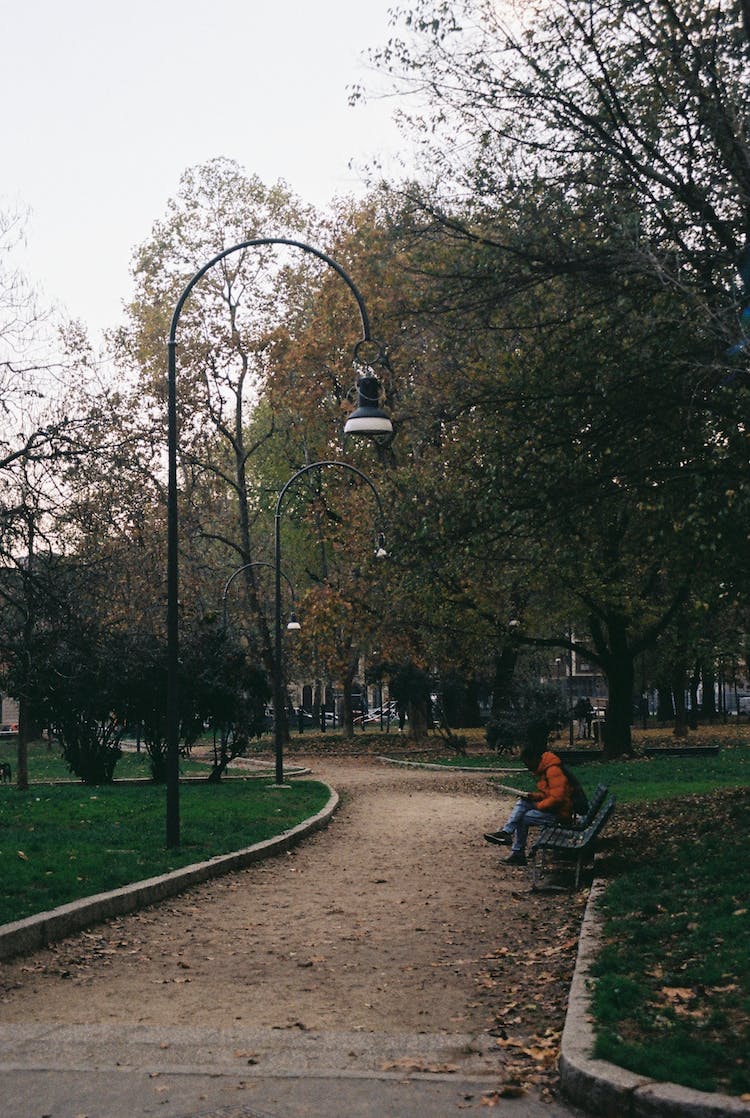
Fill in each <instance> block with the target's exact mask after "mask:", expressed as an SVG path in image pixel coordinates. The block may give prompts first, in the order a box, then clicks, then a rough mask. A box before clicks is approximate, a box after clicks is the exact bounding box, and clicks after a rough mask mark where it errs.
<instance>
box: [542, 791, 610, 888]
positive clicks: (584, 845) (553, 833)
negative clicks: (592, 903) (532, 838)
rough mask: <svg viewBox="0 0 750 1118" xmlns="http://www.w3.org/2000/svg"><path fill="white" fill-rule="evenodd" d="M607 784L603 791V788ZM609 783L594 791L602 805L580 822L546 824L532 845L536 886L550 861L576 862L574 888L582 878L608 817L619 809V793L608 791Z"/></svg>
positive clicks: (590, 811) (593, 799)
mask: <svg viewBox="0 0 750 1118" xmlns="http://www.w3.org/2000/svg"><path fill="white" fill-rule="evenodd" d="M602 788H603V792H602V791H601V789H602ZM607 792H608V790H607V789H606V787H604V786H602V785H600V786H599V788H597V790H596V792H595V793H594V797H593V798H592V804H594V802H595V800H598V806H596V808H595V810H594V811H593V812H592V809H591V806H590V807H589V810H588V812H587V813H586V816H585V818H584V819H583V820H582V821H581V822H580V823H578V824H575V823H574V824H566V823H550V824H549V825H548V826H546V827H543V828H542V829H541V831H540V833H539V838H538V839H537V840H536V842H535V843H534V845H533V846H532V848H531V851H530V854H531V856H532V858H533V863H534V868H533V875H532V881H531V887H532V889H536V888H537V886H538V883H539V880H540V879H541V877H542V876H543V875H544V873H545V872H546V870H547V866H548V863H549V861H556V862H563V863H565V864H570V862H573V863H574V864H575V881H574V886H573V888H574V889H577V888H578V886H579V884H580V881H581V870H582V869H583V866H584V863H585V862H586V861H588V860H589V859H590V858H591V856H592V854H593V852H594V848H595V846H596V841H597V839H598V838H599V835H600V834H601V832H602V830H603V828H604V826H605V824H606V822H607V820H608V819H609V817H610V815H611V814H612V812H613V811H614V809H615V797H614V796H610V795H608V794H607Z"/></svg>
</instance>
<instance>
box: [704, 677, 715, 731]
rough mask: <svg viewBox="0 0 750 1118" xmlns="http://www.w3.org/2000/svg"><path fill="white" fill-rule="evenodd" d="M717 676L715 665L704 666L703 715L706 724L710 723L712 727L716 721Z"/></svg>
mask: <svg viewBox="0 0 750 1118" xmlns="http://www.w3.org/2000/svg"><path fill="white" fill-rule="evenodd" d="M715 686H716V675H715V673H714V666H713V664H704V665H703V703H702V704H701V714H702V715H703V720H704V722H710V723H711V724H712V725H713V723H714V722H715V721H716V714H717V711H716V692H715Z"/></svg>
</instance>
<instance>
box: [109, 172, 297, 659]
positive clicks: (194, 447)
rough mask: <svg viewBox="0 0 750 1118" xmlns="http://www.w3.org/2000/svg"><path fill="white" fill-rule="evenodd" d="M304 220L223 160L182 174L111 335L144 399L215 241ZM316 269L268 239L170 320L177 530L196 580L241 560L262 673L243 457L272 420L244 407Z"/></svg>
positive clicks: (233, 261)
mask: <svg viewBox="0 0 750 1118" xmlns="http://www.w3.org/2000/svg"><path fill="white" fill-rule="evenodd" d="M313 226H314V220H313V215H312V213H311V212H310V211H309V210H307V209H306V208H305V207H303V206H302V205H301V203H300V202H299V201H298V200H297V199H296V198H294V197H293V195H292V194H291V193H290V191H289V190H288V189H287V188H286V187H285V186H284V185H283V184H281V183H279V184H277V185H275V186H273V187H270V188H267V187H265V186H264V185H263V184H262V183H261V182H260V180H259V179H258V178H257V177H255V176H249V175H247V174H245V173H244V172H243V171H242V170H241V168H240V167H239V166H238V165H237V164H235V163H233V162H231V161H229V160H224V159H216V160H212V161H210V162H208V163H206V164H204V165H203V166H200V167H197V168H193V169H190V170H188V171H186V172H185V174H184V175H183V176H182V179H181V182H180V189H179V192H178V194H177V196H176V197H175V198H174V199H173V200H172V201H171V202H170V203H169V207H168V214H167V217H166V218H165V219H164V220H163V221H160V222H157V223H156V224H155V226H154V230H153V235H152V237H151V238H150V239H149V240H148V241H147V242H146V243H145V244H144V245H143V246H142V248H141V249H140V250H139V252H138V254H137V257H136V264H135V280H136V294H135V297H134V300H133V302H132V303H131V305H130V307H129V317H130V323H129V325H128V327H127V328H125V329H123V330H121V331H120V332H119V335H118V350H119V359H120V361H121V362H123V363H125V364H129V365H130V366H131V367H133V368H134V369H136V370H138V372H139V376H140V384H141V388H142V390H143V391H145V392H146V393H147V395H148V396H149V397H150V398H151V399H152V400H154V401H155V402H156V403H158V404H159V405H160V406H161V405H162V404H163V394H164V379H163V372H164V365H165V351H164V337H165V336H166V334H167V333H168V324H169V321H170V317H171V314H172V312H173V310H174V307H175V305H176V303H177V299H178V298H179V296H180V294H181V293H182V291H183V290H184V288H185V286H186V284H187V282H188V281H189V280H190V279H191V278H192V277H193V275H194V274H195V272H196V271H197V270H198V268H199V267H200V266H201V265H203V264H204V263H207V262H208V260H210V259H211V258H212V257H213V256H215V255H216V254H217V253H218V252H219V251H220V250H221V249H222V247H230V246H232V245H234V244H239V243H241V242H243V241H245V240H248V239H251V238H253V237H264V236H269V235H271V236H277V237H292V238H298V237H300V235H304V236H309V235H310V234H311V231H312V229H313ZM299 255H300V254H298V257H299ZM316 272H317V270H316V267H315V266H314V265H313V264H312V263H311V262H310V261H309V260H307V259H304V258H302V259H299V258H297V259H292V258H291V256H290V254H289V253H287V254H284V252H283V251H279V250H275V249H274V248H272V247H270V246H269V247H265V248H263V247H261V248H253V249H249V250H247V251H243V252H238V253H236V254H232V255H230V256H227V257H225V258H224V259H223V260H222V261H221V262H220V263H219V264H217V265H216V266H215V267H214V268H213V269H210V270H209V272H207V273H206V275H205V276H204V277H203V279H202V280H201V282H200V283H199V284H197V285H196V287H195V288H194V289H193V291H192V293H191V296H190V298H189V300H188V301H187V303H186V305H185V307H184V310H183V313H182V316H181V318H180V325H179V338H178V344H179V377H178V379H179V386H178V398H179V401H178V407H179V421H180V455H181V463H182V502H183V514H184V523H185V524H186V525H187V526H189V527H188V529H187V531H186V532H184V533H183V535H185V536H186V537H187V538H188V539H193V538H195V537H199V538H200V539H201V541H202V543H201V549H202V556H201V559H200V563H201V565H202V567H203V570H204V578H205V576H206V570H207V567H208V566H209V565H210V566H212V567H213V569H214V572H215V580H216V584H217V585H218V584H219V581H220V577H221V576H224V577H225V575H224V572H225V571H226V570H227V568H228V567H229V569H233V568H235V567H237V566H238V565H239V566H244V568H245V570H244V580H245V586H246V591H247V594H248V598H249V601H250V603H251V607H252V610H253V613H254V616H255V620H256V627H257V632H258V642H259V650H260V654H261V657H262V659H263V663H264V667H265V670H266V672H267V673H268V674H269V675H270V673H271V672H272V670H273V648H272V641H271V635H270V631H269V627H268V622H267V619H266V616H265V614H264V612H263V609H262V607H261V601H260V596H259V586H258V581H257V580H258V575H257V569H256V567H255V566H253V565H252V563H253V561H254V560H256V559H257V558H258V557H262V556H263V554H264V548H263V545H262V544H261V543H260V542H259V541H258V539H257V538H256V525H257V523H258V518H259V516H260V515H261V512H262V511H263V509H264V507H265V506H264V502H262V501H260V500H259V499H258V495H257V494H255V493H253V491H252V478H251V472H250V463H251V461H252V459H253V457H254V455H256V454H257V453H258V452H259V450H260V448H261V447H263V445H264V444H265V443H266V442H267V441H268V440H269V439H271V438H272V437H273V436H274V434H275V419H274V416H273V414H272V413H268V412H267V411H266V412H265V413H262V414H261V415H260V416H259V417H258V422H256V423H255V425H254V426H253V425H251V416H252V414H253V409H254V406H255V400H256V397H257V395H258V392H259V390H260V388H261V386H262V384H263V381H264V378H265V376H266V369H267V366H268V361H269V353H270V352H271V351H272V350H273V348H274V346H275V345H276V344H277V340H276V339H277V334H278V331H279V329H280V324H282V323H283V324H284V325H285V328H286V329H288V330H293V329H294V325H295V323H296V322H297V321H298V320H299V319H300V318H302V317H304V315H305V314H306V313H307V305H308V297H307V293H306V282H305V281H307V280H309V278H310V276H315V275H316ZM266 527H267V525H266V524H265V523H264V524H263V529H265V528H266Z"/></svg>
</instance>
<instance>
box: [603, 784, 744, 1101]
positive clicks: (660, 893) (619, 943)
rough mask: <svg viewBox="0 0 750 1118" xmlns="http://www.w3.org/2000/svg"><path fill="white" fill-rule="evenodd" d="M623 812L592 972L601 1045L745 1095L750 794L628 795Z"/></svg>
mask: <svg viewBox="0 0 750 1118" xmlns="http://www.w3.org/2000/svg"><path fill="white" fill-rule="evenodd" d="M696 763H697V762H696ZM622 815H623V817H624V818H623V819H618V817H617V816H616V817H615V823H616V825H617V831H616V833H615V837H614V840H613V843H612V850H611V851H607V853H606V855H605V858H606V860H607V861H610V860H612V861H614V863H615V865H614V867H613V868H614V869H615V874H614V876H613V879H612V880H611V882H610V883H609V885H608V886H607V889H606V892H605V894H604V897H603V901H602V908H603V912H604V915H605V925H604V943H603V947H602V950H601V952H600V955H599V958H598V961H597V963H596V965H595V968H594V970H593V973H594V974H595V975H596V977H597V982H596V984H595V987H594V999H593V1014H594V1019H595V1028H596V1034H597V1042H596V1052H595V1054H596V1055H597V1056H599V1057H600V1058H602V1059H606V1060H611V1061H612V1062H614V1063H616V1064H619V1065H620V1066H621V1067H625V1068H628V1069H629V1070H631V1071H634V1072H637V1073H640V1074H643V1075H649V1076H653V1077H654V1078H656V1079H664V1080H666V1081H669V1082H675V1083H680V1084H682V1085H683V1086H686V1087H694V1088H697V1089H698V1090H703V1091H716V1090H719V1091H725V1092H728V1093H730V1094H737V1095H743V1094H744V1095H747V1094H748V1093H750V915H749V907H748V906H749V903H750V859H748V837H749V832H750V827H749V826H748V821H749V819H750V792H749V791H748V788H747V787H745V788H744V789H733V790H729V791H724V792H712V793H709V794H706V793H701V794H700V795H689V796H684V795H679V796H676V797H675V798H673V799H669V800H666V799H663V800H659V801H652V802H651V803H647V804H645V805H636V804H635V802H634V800H633V798H632V797H631V801H630V804H629V805H627V806H626V807H625V808H624V809H623V811H622ZM605 864H606V862H605Z"/></svg>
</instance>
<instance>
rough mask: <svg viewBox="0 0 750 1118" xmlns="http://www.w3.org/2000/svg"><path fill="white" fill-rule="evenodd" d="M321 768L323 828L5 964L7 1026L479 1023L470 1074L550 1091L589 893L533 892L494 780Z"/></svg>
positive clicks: (387, 1030) (409, 1028)
mask: <svg viewBox="0 0 750 1118" xmlns="http://www.w3.org/2000/svg"><path fill="white" fill-rule="evenodd" d="M296 761H297V758H295V763H296ZM309 764H310V766H311V768H312V769H313V774H312V775H313V777H314V778H317V779H321V780H324V781H326V782H328V783H330V784H331V785H332V786H333V787H335V788H336V789H337V791H338V792H339V793H340V794H341V796H342V806H341V808H340V810H339V812H338V813H337V815H336V816H335V817H334V820H333V822H332V823H331V825H330V826H329V828H328V829H327V830H325V831H322V832H319V833H318V834H316V835H314V836H312V837H311V838H310V839H308V840H306V841H305V842H304V843H303V844H302V845H301V846H299V847H298V848H297V849H296V850H295V851H294V852H293V853H292V854H288V855H284V856H282V857H278V858H274V859H270V860H268V861H266V862H264V863H260V864H256V865H254V866H252V867H250V868H249V869H247V870H245V871H242V872H240V873H236V874H233V875H231V876H229V877H226V878H222V879H219V880H218V881H215V882H212V883H209V884H206V885H204V886H201V887H199V888H197V889H195V890H193V891H191V892H189V893H186V894H185V895H183V896H181V897H180V898H178V899H177V900H172V901H169V902H165V903H164V904H162V905H159V906H157V907H154V908H152V909H149V910H146V911H143V912H140V913H136V914H133V915H131V916H128V917H125V918H122V919H118V920H114V921H112V922H110V923H109V924H107V925H104V926H100V927H96V928H92V929H91V930H90V931H88V932H85V933H82V934H80V935H78V936H76V937H73V938H71V939H69V940H66V941H64V942H62V943H60V944H58V945H56V946H55V947H53V948H50V949H47V950H45V951H41V952H39V953H37V954H35V955H33V956H31V957H29V958H25V959H18V960H15V961H12V962H10V963H7V964H4V965H2V967H1V968H0V999H1V1000H0V1020H1V1021H2V1023H3V1024H9V1023H18V1024H19V1025H20V1024H28V1023H31V1022H49V1023H62V1024H69V1025H84V1024H90V1025H94V1024H106V1025H112V1024H117V1023H122V1024H123V1025H127V1026H133V1025H143V1026H157V1027H166V1028H177V1027H180V1026H185V1025H189V1026H190V1027H191V1028H198V1027H200V1028H207V1029H216V1028H218V1029H237V1028H239V1029H274V1030H290V1031H297V1032H299V1033H300V1034H302V1033H305V1034H308V1033H310V1032H316V1033H323V1032H325V1033H328V1032H331V1031H340V1032H346V1033H359V1034H363V1035H366V1034H368V1033H372V1034H378V1035H380V1036H381V1037H382V1036H383V1035H387V1036H388V1037H390V1038H391V1040H392V1042H393V1043H392V1048H393V1051H394V1052H397V1051H398V1038H399V1036H401V1035H404V1037H405V1036H406V1035H407V1034H409V1035H413V1034H423V1035H424V1037H425V1041H426V1040H427V1039H428V1037H429V1036H435V1037H437V1036H438V1035H443V1036H451V1035H455V1036H461V1037H462V1038H464V1040H465V1038H466V1037H467V1036H469V1037H470V1038H471V1043H470V1044H468V1045H465V1046H464V1047H462V1049H461V1050H460V1051H458V1050H457V1051H456V1052H455V1053H454V1054H453V1057H452V1058H453V1062H454V1064H455V1066H456V1069H457V1070H459V1069H460V1070H469V1071H471V1070H472V1068H474V1067H475V1066H476V1065H477V1062H479V1063H480V1064H481V1066H482V1069H483V1070H491V1069H496V1071H497V1075H498V1084H499V1085H505V1089H507V1090H512V1089H513V1087H514V1085H516V1084H523V1085H525V1086H526V1087H527V1088H528V1087H529V1085H530V1084H531V1085H532V1089H533V1090H536V1091H537V1092H541V1094H542V1096H544V1095H545V1094H546V1093H547V1092H548V1091H549V1090H550V1089H554V1082H555V1073H554V1065H555V1060H556V1056H557V1044H558V1040H559V1033H560V1031H561V1029H562V1024H563V1018H564V1010H565V1004H566V998H567V989H568V983H569V980H570V976H571V974H572V968H573V964H574V960H575V950H576V943H577V934H578V927H579V924H580V918H581V915H582V911H583V903H584V900H585V897H584V896H583V895H582V894H581V895H578V896H568V895H554V896H549V895H544V894H533V893H531V892H530V888H529V879H528V876H527V873H526V872H525V871H524V870H519V869H511V868H510V867H507V866H505V865H503V863H502V857H503V853H504V852H503V851H501V850H500V851H499V850H498V849H497V848H493V847H490V846H488V845H487V844H486V843H485V842H484V841H483V839H482V832H483V831H484V830H487V829H496V827H497V826H498V824H499V823H500V821H501V820H502V817H503V815H504V814H505V812H506V811H507V809H508V807H509V801H506V800H504V799H499V798H498V796H497V795H496V794H494V793H492V792H490V791H489V788H488V784H487V779H486V777H485V776H471V775H462V774H444V773H439V772H437V773H436V772H427V771H424V770H418V769H404V768H396V767H390V766H388V765H385V764H383V763H382V762H378V761H376V760H360V759H353V758H352V759H349V758H346V759H334V760H326V761H321V760H320V759H319V758H315V759H314V760H312V759H311V760H309ZM238 845H239V844H238ZM462 1044H463V1041H462ZM407 1062H408V1061H407V1060H406V1058H405V1062H404V1067H405V1070H408V1069H407V1068H406V1063H407ZM393 1066H394V1068H396V1067H398V1057H397V1056H396V1057H394V1058H393ZM422 1070H429V1069H422ZM438 1070H440V1069H438ZM448 1070H452V1069H448Z"/></svg>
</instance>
